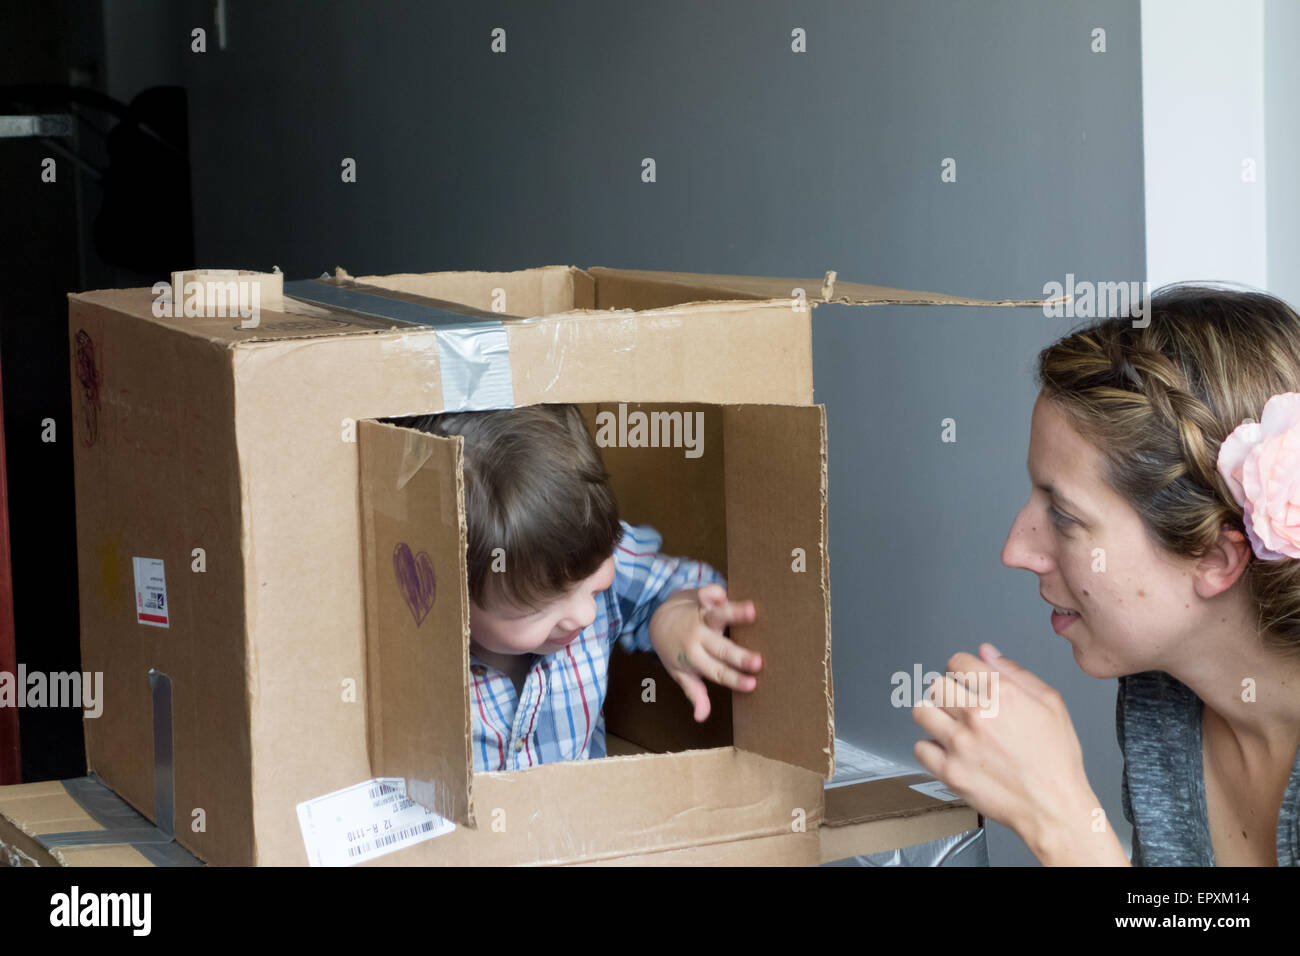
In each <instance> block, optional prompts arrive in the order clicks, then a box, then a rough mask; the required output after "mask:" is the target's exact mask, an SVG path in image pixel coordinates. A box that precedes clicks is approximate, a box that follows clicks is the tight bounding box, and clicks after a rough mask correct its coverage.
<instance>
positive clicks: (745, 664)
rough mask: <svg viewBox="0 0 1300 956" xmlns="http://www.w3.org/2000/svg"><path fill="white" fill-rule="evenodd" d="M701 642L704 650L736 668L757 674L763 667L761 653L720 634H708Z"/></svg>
mask: <svg viewBox="0 0 1300 956" xmlns="http://www.w3.org/2000/svg"><path fill="white" fill-rule="evenodd" d="M703 643H704V649H705V650H706V651H708V652H709V653H710V654H712V655H713V656H714V657H716V658H717V659H718V660H720V661H723V662H725V663H727V664H730V665H731V666H732V667H735V668H737V669H738V670H744V671H752V672H754V673H755V674H757V673H758V672H759V670H761V669H762V667H763V657H762V655H761V654H758V653H756V652H755V651H749V650H746V649H745V648H743V647H741V646H740V645H739V644H737V643H736V642H735V641H732V640H729V639H728V638H725V637H723V636H722V635H720V634H710V635H709V636H708V637H707V638H706V639H705V640H704V642H703Z"/></svg>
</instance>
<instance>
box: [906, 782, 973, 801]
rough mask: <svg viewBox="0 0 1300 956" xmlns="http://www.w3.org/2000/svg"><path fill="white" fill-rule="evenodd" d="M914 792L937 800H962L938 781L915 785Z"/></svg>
mask: <svg viewBox="0 0 1300 956" xmlns="http://www.w3.org/2000/svg"><path fill="white" fill-rule="evenodd" d="M911 789H912V790H917V791H920V792H921V793H924V794H925V795H926V796H928V797H934V798H935V799H936V800H960V799H961V797H959V796H957V794H955V793H953V792H952V791H951V790H949V789H948V788H947V787H945V786H944V785H943V784H942V783H941V782H940V781H938V780H927V781H926V782H925V783H914V784H912V786H911Z"/></svg>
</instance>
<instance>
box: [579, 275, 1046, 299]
mask: <svg viewBox="0 0 1300 956" xmlns="http://www.w3.org/2000/svg"><path fill="white" fill-rule="evenodd" d="M587 272H588V273H590V274H591V275H592V276H594V277H595V279H596V287H597V292H596V303H597V308H609V307H611V306H612V305H614V303H612V302H607V301H604V297H602V290H601V288H600V285H601V283H602V282H606V283H607V284H609V285H611V286H613V285H615V284H622V285H624V286H626V285H628V284H630V283H639V284H643V285H650V284H655V285H659V286H662V287H664V288H665V289H666V290H671V289H673V288H674V287H675V288H677V289H679V290H680V291H681V294H682V295H686V296H688V298H679V299H677V300H675V302H677V303H682V302H688V301H714V300H723V299H791V298H794V297H795V296H796V294H797V293H795V292H794V290H795V289H803V290H804V296H805V297H806V299H807V301H808V302H809V303H810V304H811V305H817V304H818V303H822V302H825V303H833V304H837V305H983V306H1043V305H1048V304H1051V303H1053V302H1063V301H1065V299H1064V298H1058V299H1048V300H1043V299H971V298H967V297H965V296H957V295H946V294H944V293H942V292H916V291H913V290H911V289H893V288H890V287H888V286H883V285H866V284H863V283H860V282H845V281H841V280H840V279H838V277H837V274H836V272H835V270H833V269H832V270H828V271H827V272H826V274H825V275H824V276H821V277H818V278H806V279H786V278H776V277H771V276H733V275H714V274H710V273H702V272H701V273H696V272H653V271H649V270H644V269H609V268H605V267H604V266H591V267H589V268H588V269H587ZM656 304H665V303H662V302H661V303H656ZM623 307H626V306H623ZM634 307H635V308H651V307H652V306H651V305H650V304H649V303H647V304H645V305H635V306H634Z"/></svg>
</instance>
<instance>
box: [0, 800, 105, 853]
mask: <svg viewBox="0 0 1300 956" xmlns="http://www.w3.org/2000/svg"><path fill="white" fill-rule="evenodd" d="M0 821H3V825H4V828H12V829H13V830H16V831H17V832H18V835H19V839H21V840H22V843H21V844H20V843H19V842H17V841H15V840H13V837H10V838H9V839H6V838H5V837H6V834H5V833H4V832H3V829H2V828H0V864H4V865H7V866H44V865H47V864H43V863H42V862H41V859H42V858H44V857H46V856H48V857H52V858H53V860H54V865H55V866H67V865H68V861H67V858H66V857H64V855H63V851H62V850H61V849H60V848H59V847H53V848H50V847H44V846H41V844H40V842H39V841H38V840H37V837H39V836H41V835H42V834H41V833H40V832H38V831H37V830H36V829H35V828H34V827H32V826H31V825H29V824H26V823H24V822H23V821H21V820H18V819H16V818H14V817H12V816H10V815H9V814H7V813H5V812H3V811H0ZM90 823H92V824H93V823H94V821H90ZM87 829H94V827H93V826H88V827H87ZM24 838H25V839H24ZM9 857H17V859H18V862H11V861H10V860H8V859H7V858H9ZM22 861H26V862H22Z"/></svg>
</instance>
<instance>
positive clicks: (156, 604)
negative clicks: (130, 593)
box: [131, 558, 168, 627]
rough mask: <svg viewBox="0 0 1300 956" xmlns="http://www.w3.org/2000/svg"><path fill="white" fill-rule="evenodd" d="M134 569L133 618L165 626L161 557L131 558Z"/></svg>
mask: <svg viewBox="0 0 1300 956" xmlns="http://www.w3.org/2000/svg"><path fill="white" fill-rule="evenodd" d="M131 564H132V565H133V567H134V570H135V620H136V623H138V624H148V625H149V626H150V627H167V626H168V625H167V581H166V579H165V578H164V576H163V560H162V558H132V559H131Z"/></svg>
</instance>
